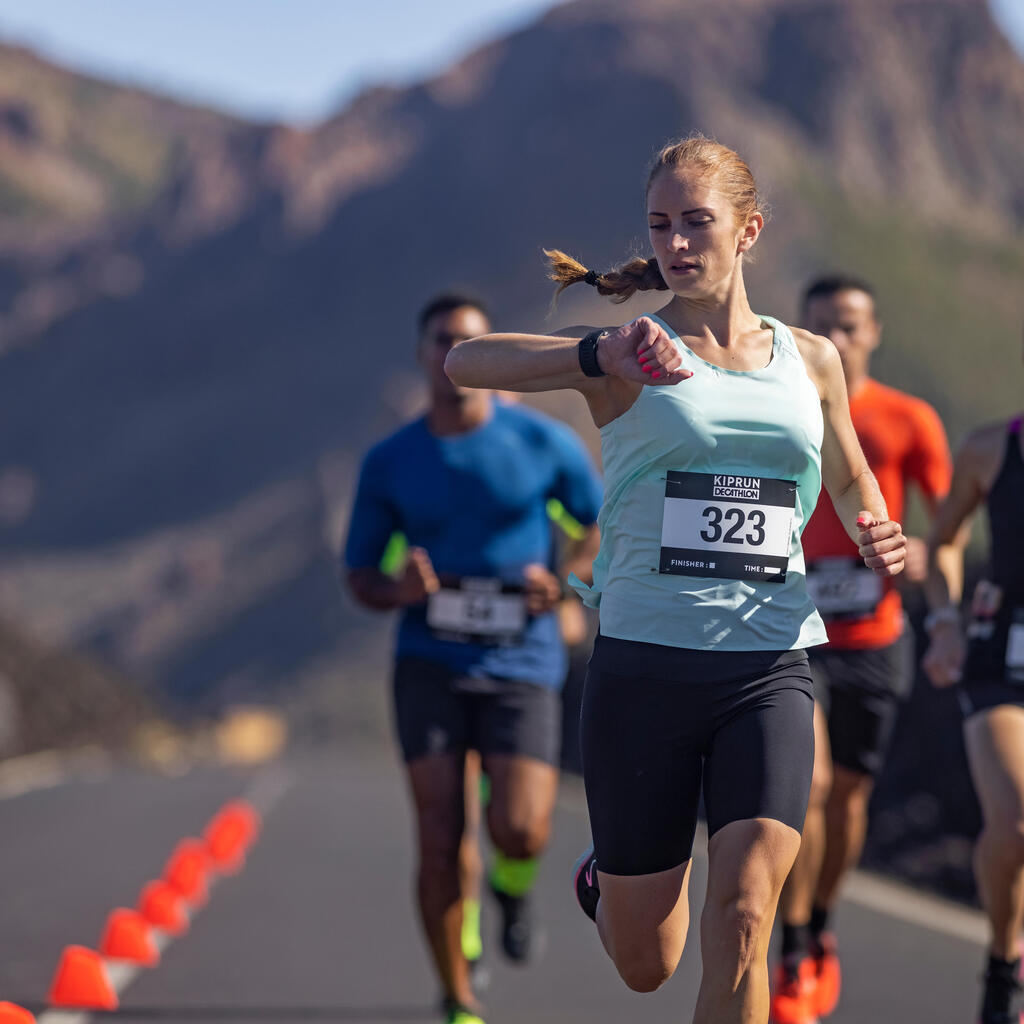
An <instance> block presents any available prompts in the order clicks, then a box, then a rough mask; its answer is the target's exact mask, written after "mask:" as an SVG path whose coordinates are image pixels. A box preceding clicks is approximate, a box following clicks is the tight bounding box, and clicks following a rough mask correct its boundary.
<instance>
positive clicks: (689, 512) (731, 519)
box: [659, 470, 796, 583]
mask: <svg viewBox="0 0 1024 1024" xmlns="http://www.w3.org/2000/svg"><path fill="white" fill-rule="evenodd" d="M795 510H796V484H795V483H794V482H793V481H792V480H773V479H771V478H770V477H762V476H736V475H734V474H731V473H680V472H676V471H675V470H670V471H669V472H668V473H667V475H666V479H665V510H664V514H663V517H662V521H661V565H660V567H659V572H662V573H667V574H669V575H673V576H703V577H711V578H715V579H727V580H747V581H751V582H758V583H783V582H785V579H786V570H787V569H788V568H789V551H790V544H791V543H792V533H793V514H794V511H795Z"/></svg>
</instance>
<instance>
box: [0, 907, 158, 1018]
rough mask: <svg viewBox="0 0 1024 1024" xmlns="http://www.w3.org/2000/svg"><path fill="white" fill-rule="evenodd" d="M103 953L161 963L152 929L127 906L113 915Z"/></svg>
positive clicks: (148, 964) (136, 961) (146, 964)
mask: <svg viewBox="0 0 1024 1024" xmlns="http://www.w3.org/2000/svg"><path fill="white" fill-rule="evenodd" d="M100 952H101V953H102V954H103V955H104V956H107V957H110V958H111V959H112V960H130V961H131V962H132V963H133V964H142V965H143V966H144V967H155V966H156V965H157V964H158V963H160V950H159V949H157V946H156V942H155V941H154V939H153V926H152V925H151V924H150V923H149V922H148V921H147V920H146V919H145V918H144V917H143V916H142V915H141V914H140V913H139V912H138V911H136V910H126V909H125V908H124V907H119V908H118V909H117V910H112V911H111V912H110V916H109V917H108V918H107V926H106V928H105V929H104V930H103V938H102V940H101V941H100ZM0 1024H3V1022H2V1021H0Z"/></svg>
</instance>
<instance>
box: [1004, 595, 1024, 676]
mask: <svg viewBox="0 0 1024 1024" xmlns="http://www.w3.org/2000/svg"><path fill="white" fill-rule="evenodd" d="M1006 678H1007V679H1008V680H1009V681H1010V682H1011V683H1024V609H1021V608H1017V609H1015V611H1014V613H1013V622H1012V623H1011V624H1010V632H1009V633H1008V634H1007V637H1006Z"/></svg>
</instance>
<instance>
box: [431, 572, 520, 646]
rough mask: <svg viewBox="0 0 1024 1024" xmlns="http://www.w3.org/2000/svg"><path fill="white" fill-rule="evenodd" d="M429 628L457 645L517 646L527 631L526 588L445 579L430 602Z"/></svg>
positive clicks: (498, 582) (469, 579) (489, 581)
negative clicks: (524, 589) (524, 592)
mask: <svg viewBox="0 0 1024 1024" xmlns="http://www.w3.org/2000/svg"><path fill="white" fill-rule="evenodd" d="M427 625H428V626H429V627H430V628H431V630H432V631H433V633H434V634H435V635H436V636H437V637H438V638H439V639H441V640H449V641H454V642H455V643H463V644H500V645H511V644H517V643H519V642H520V641H521V640H522V638H523V633H524V631H525V630H526V598H525V596H524V594H523V588H522V587H521V586H517V585H515V584H509V583H502V581H501V580H494V579H482V578H479V577H475V576H463V577H461V578H457V579H452V578H445V579H442V582H441V589H440V590H438V591H437V592H436V593H434V594H431V595H430V597H429V598H428V600H427Z"/></svg>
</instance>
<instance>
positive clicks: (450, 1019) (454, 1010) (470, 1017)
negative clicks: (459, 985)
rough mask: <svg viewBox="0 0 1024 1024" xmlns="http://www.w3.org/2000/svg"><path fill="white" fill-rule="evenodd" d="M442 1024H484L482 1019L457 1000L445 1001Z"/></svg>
mask: <svg viewBox="0 0 1024 1024" xmlns="http://www.w3.org/2000/svg"><path fill="white" fill-rule="evenodd" d="M444 1024H484V1019H483V1017H481V1016H480V1015H479V1014H478V1013H474V1012H473V1011H472V1010H471V1009H469V1007H467V1006H463V1005H462V1003H460V1002H458V1001H457V1000H455V999H445V1001H444Z"/></svg>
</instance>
